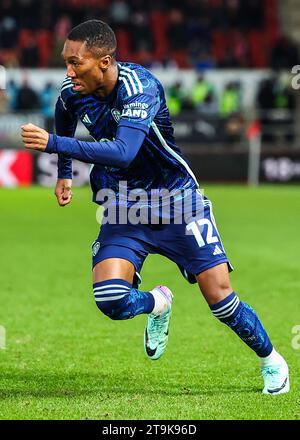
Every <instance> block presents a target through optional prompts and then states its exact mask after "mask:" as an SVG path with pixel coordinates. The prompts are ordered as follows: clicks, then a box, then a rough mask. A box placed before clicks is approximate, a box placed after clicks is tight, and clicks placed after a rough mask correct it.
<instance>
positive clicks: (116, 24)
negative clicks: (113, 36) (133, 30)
mask: <svg viewBox="0 0 300 440" xmlns="http://www.w3.org/2000/svg"><path fill="white" fill-rule="evenodd" d="M128 3H129V2H128V1H125V0H114V1H113V2H112V3H111V5H110V7H109V12H110V20H111V24H112V26H113V28H114V30H115V31H118V30H119V29H123V30H124V29H127V28H128V26H129V21H130V5H129V4H128Z"/></svg>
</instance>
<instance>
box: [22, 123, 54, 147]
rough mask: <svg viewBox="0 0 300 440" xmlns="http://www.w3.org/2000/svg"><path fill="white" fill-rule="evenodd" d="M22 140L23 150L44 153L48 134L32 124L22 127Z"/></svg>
mask: <svg viewBox="0 0 300 440" xmlns="http://www.w3.org/2000/svg"><path fill="white" fill-rule="evenodd" d="M21 129H22V133H21V134H22V140H23V143H24V146H25V148H28V149H30V150H38V151H45V148H46V147H47V144H48V140H49V133H47V131H46V130H44V129H43V128H40V127H37V126H36V125H33V124H26V125H22V127H21Z"/></svg>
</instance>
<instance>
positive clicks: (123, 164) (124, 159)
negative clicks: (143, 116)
mask: <svg viewBox="0 0 300 440" xmlns="http://www.w3.org/2000/svg"><path fill="white" fill-rule="evenodd" d="M145 136H146V134H145V132H144V131H143V130H140V129H139V128H136V127H126V126H118V128H117V133H116V139H115V140H113V141H100V142H85V141H79V140H78V139H74V138H69V137H62V136H57V135H55V134H54V135H53V134H50V135H49V141H48V144H47V147H46V150H45V152H46V153H58V154H64V155H65V156H66V157H68V158H74V159H78V160H80V161H82V162H87V163H94V164H99V165H109V166H115V167H119V168H127V167H128V166H129V165H130V163H131V162H132V161H133V159H134V158H135V156H136V155H137V153H138V151H139V149H140V148H141V146H142V144H143V142H144V139H145Z"/></svg>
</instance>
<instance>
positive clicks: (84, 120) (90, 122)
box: [82, 113, 92, 125]
mask: <svg viewBox="0 0 300 440" xmlns="http://www.w3.org/2000/svg"><path fill="white" fill-rule="evenodd" d="M82 122H84V123H85V124H89V125H90V124H92V121H91V120H90V118H89V117H88V115H87V113H86V114H85V115H84V117H83V119H82Z"/></svg>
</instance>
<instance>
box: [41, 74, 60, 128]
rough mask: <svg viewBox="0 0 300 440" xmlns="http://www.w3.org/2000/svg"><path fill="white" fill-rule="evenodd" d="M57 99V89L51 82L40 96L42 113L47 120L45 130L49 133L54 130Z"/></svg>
mask: <svg viewBox="0 0 300 440" xmlns="http://www.w3.org/2000/svg"><path fill="white" fill-rule="evenodd" d="M56 97H57V91H56V88H55V87H54V86H53V84H52V83H51V82H47V83H46V84H45V87H44V89H43V90H42V91H41V94H40V106H41V112H42V115H43V116H44V118H45V129H46V130H47V131H52V129H53V116H54V115H53V112H54V105H55V100H56Z"/></svg>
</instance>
